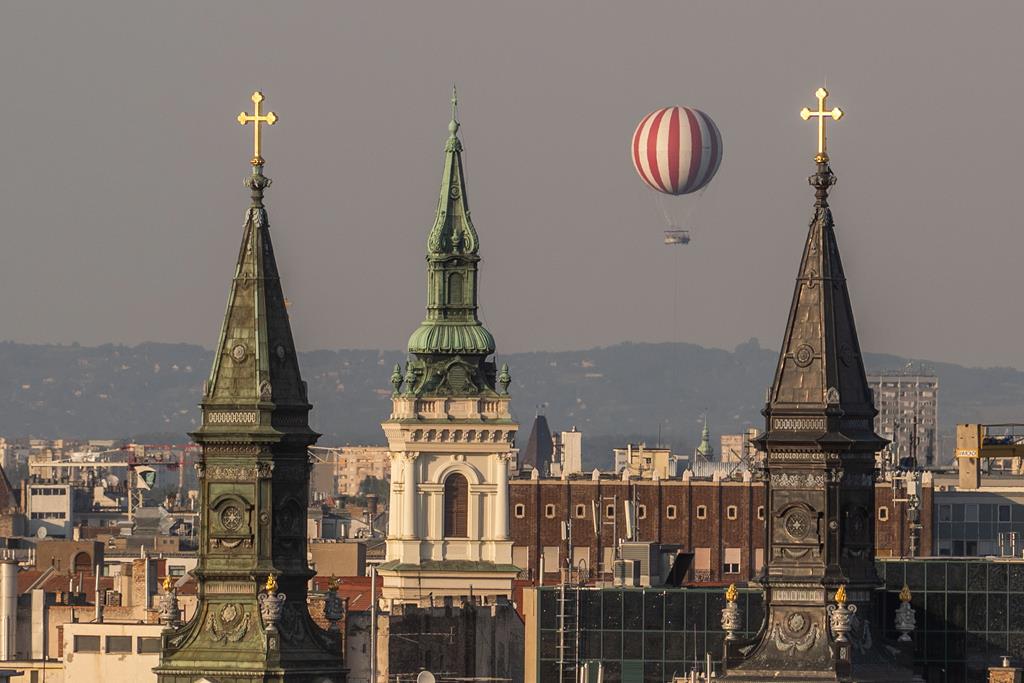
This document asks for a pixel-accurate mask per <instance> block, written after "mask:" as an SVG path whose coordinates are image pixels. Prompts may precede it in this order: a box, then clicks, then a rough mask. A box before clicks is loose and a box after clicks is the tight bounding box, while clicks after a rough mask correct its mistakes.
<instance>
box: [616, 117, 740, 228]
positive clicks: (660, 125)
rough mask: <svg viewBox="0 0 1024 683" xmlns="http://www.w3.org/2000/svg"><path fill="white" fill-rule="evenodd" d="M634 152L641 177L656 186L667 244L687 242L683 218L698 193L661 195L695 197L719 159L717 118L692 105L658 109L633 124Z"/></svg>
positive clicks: (700, 191) (650, 185) (684, 218)
mask: <svg viewBox="0 0 1024 683" xmlns="http://www.w3.org/2000/svg"><path fill="white" fill-rule="evenodd" d="M632 153H633V166H634V167H635V168H636V172H637V174H639V176H640V179H641V180H643V181H644V182H645V183H647V185H648V186H649V187H650V188H651V189H653V190H656V191H657V192H658V195H657V196H656V198H657V202H658V206H659V208H660V209H661V212H662V214H663V215H664V217H665V222H666V224H667V229H666V230H665V244H687V243H688V242H689V241H690V233H689V230H687V229H685V223H686V218H688V217H689V214H690V212H692V211H693V207H694V205H695V203H696V198H694V200H692V201H678V200H668V201H666V200H665V199H664V195H669V196H674V197H677V196H680V195H691V194H696V195H697V198H699V196H700V194H701V193H702V192H703V190H704V188H705V187H706V186H707V184H708V183H709V182H711V179H712V178H714V177H715V172H717V171H718V166H719V165H720V164H721V163H722V134H721V133H719V132H718V127H717V126H716V125H715V122H714V121H712V120H711V117H710V116H708V115H707V114H705V113H704V112H702V111H700V110H699V109H694V108H692V107H664V108H662V109H656V110H654V111H652V112H651V113H650V114H648V115H647V116H645V117H644V118H643V120H642V121H640V125H638V126H637V127H636V131H635V132H634V133H633V145H632ZM680 214H682V215H681V216H680Z"/></svg>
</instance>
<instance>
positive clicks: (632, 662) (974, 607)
mask: <svg viewBox="0 0 1024 683" xmlns="http://www.w3.org/2000/svg"><path fill="white" fill-rule="evenodd" d="M877 566H878V572H879V575H880V576H881V578H882V580H883V581H884V596H883V599H882V601H881V609H882V612H881V615H880V616H879V618H878V619H877V620H876V627H880V628H881V630H882V633H883V635H884V637H885V638H886V639H887V640H889V641H894V640H895V639H896V637H897V636H898V635H899V634H898V633H896V632H895V629H894V618H895V613H896V608H897V607H898V606H899V591H900V589H901V588H902V587H903V585H904V583H906V584H907V586H909V588H910V590H911V593H912V596H913V597H912V602H911V604H912V605H913V607H914V609H915V612H916V614H917V630H916V631H915V633H914V634H913V637H914V660H915V664H916V666H917V667H918V669H919V670H920V671H921V672H922V673H923V674H924V675H925V680H927V681H929V683H961V682H967V681H984V680H986V679H987V669H988V667H990V666H994V665H997V664H998V663H999V662H1000V660H1001V658H1002V657H1003V656H1006V655H1008V656H1010V657H1011V658H1013V659H1015V660H1016V661H1024V561H1022V560H1020V559H1002V558H930V559H921V560H896V559H894V560H880V561H879V562H878V563H877ZM723 591H724V588H722V587H714V588H710V587H709V588H646V589H644V588H602V589H594V588H583V589H580V590H578V591H574V590H568V591H566V593H565V596H566V597H565V599H564V600H563V599H561V592H560V591H559V589H558V587H552V586H548V587H544V588H542V589H539V590H538V591H537V601H536V615H535V617H534V619H535V623H532V624H531V623H530V618H529V617H528V620H527V621H528V623H527V628H526V637H527V638H528V639H529V638H534V639H536V641H535V645H536V648H535V649H534V650H533V651H534V652H535V653H536V656H537V660H538V661H536V662H534V663H532V665H533V666H534V667H535V668H534V670H535V671H536V672H537V678H538V680H539V681H541V682H543V683H548V682H551V681H560V680H573V679H574V677H573V673H572V672H573V671H576V669H575V666H576V665H577V663H578V664H579V665H580V666H582V664H584V663H586V662H598V661H600V662H601V663H602V665H603V672H604V681H605V683H616V682H617V681H622V682H623V683H627V682H633V683H663V682H666V681H671V680H672V677H673V676H683V675H684V674H687V673H689V671H690V670H691V669H693V668H694V667H698V668H699V667H702V666H703V664H704V659H705V656H706V654H711V656H712V658H713V659H714V660H715V664H716V670H717V661H718V660H719V659H720V657H721V653H722V641H723V639H724V635H725V634H724V633H723V632H722V627H721V623H720V620H721V609H722V607H724V606H725V597H724V594H723ZM738 604H739V607H740V610H741V612H742V614H743V625H744V628H745V629H747V630H745V631H743V632H741V634H740V636H741V637H749V636H753V635H754V631H756V630H757V628H758V627H759V626H760V625H761V621H762V619H763V616H764V606H763V603H762V599H761V593H760V591H759V590H756V589H752V588H747V589H741V590H740V599H739V601H738ZM563 624H564V628H562V627H561V625H563ZM530 650H531V648H529V647H528V651H530ZM591 668H592V670H593V669H596V666H593V667H591ZM530 669H531V662H527V670H528V671H529V670H530ZM560 673H561V674H562V677H561V678H560ZM575 680H579V677H578V674H576V676H575ZM594 680H596V679H594Z"/></svg>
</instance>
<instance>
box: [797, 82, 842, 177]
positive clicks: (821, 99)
mask: <svg viewBox="0 0 1024 683" xmlns="http://www.w3.org/2000/svg"><path fill="white" fill-rule="evenodd" d="M814 94H815V96H816V97H817V98H818V111H811V110H810V109H808V108H807V107H804V108H803V109H802V110H801V111H800V118H802V119H803V120H804V121H806V120H807V119H809V118H811V117H812V116H817V117H818V154H817V156H815V157H814V160H815V161H817V162H818V163H822V162H825V161H828V146H827V144H826V142H825V119H826V118H829V117H831V118H832V120H833V121H838V120H839V119H841V118H843V110H842V109H840V108H839V107H834V108H833V109H832V111H827V110H826V109H825V100H826V99H827V98H828V90H825V89H824V88H818V91H817V92H816V93H814Z"/></svg>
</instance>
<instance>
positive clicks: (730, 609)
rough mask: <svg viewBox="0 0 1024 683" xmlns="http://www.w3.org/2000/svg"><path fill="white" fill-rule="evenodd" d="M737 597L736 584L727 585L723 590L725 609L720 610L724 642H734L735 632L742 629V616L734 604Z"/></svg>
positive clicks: (738, 593)
mask: <svg viewBox="0 0 1024 683" xmlns="http://www.w3.org/2000/svg"><path fill="white" fill-rule="evenodd" d="M739 597H740V592H739V591H738V590H736V584H735V583H731V584H729V587H728V588H726V589H725V607H723V608H722V630H723V631H725V639H726V640H736V632H737V631H739V630H740V629H741V628H743V615H742V614H740V608H739V605H737V604H736V601H737V600H738V599H739Z"/></svg>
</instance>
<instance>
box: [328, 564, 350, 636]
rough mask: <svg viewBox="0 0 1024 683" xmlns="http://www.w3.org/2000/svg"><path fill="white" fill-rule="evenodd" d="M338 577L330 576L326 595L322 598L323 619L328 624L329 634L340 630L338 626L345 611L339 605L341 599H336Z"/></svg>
mask: <svg viewBox="0 0 1024 683" xmlns="http://www.w3.org/2000/svg"><path fill="white" fill-rule="evenodd" d="M339 583H340V582H339V581H338V577H336V576H331V580H330V582H329V583H328V584H327V594H326V595H325V596H324V618H325V619H327V621H328V622H330V624H331V626H330V629H329V630H330V631H331V633H338V632H339V631H340V630H341V629H340V627H339V626H338V624H339V623H340V622H341V620H342V618H343V617H344V616H345V609H344V607H343V606H342V604H341V598H339V597H338V585H339Z"/></svg>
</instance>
